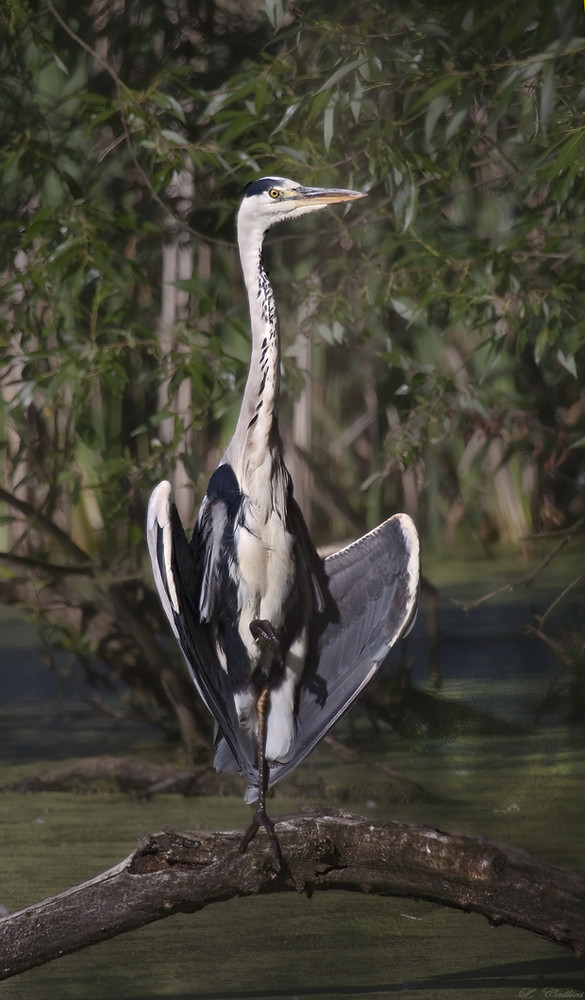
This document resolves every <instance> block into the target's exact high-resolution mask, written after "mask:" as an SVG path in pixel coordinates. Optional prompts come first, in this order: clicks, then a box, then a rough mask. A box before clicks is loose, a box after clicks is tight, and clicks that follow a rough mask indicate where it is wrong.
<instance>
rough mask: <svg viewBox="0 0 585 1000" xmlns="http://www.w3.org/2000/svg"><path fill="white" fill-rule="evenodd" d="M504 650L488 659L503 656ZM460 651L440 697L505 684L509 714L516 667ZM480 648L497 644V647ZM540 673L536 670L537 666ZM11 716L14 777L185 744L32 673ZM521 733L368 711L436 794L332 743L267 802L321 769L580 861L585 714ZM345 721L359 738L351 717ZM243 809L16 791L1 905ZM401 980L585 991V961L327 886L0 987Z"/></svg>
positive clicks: (143, 989) (89, 994) (226, 991)
mask: <svg viewBox="0 0 585 1000" xmlns="http://www.w3.org/2000/svg"><path fill="white" fill-rule="evenodd" d="M458 641H459V640H458ZM17 645H18V644H14V643H11V644H10V646H11V648H10V651H9V654H8V659H7V658H6V657H5V658H4V661H3V662H4V667H3V669H4V670H8V671H9V670H11V669H12V666H11V665H12V658H13V656H14V657H15V656H16V652H17ZM502 648H503V647H502V646H501V645H500V646H498V647H497V648H496V649H495V651H493V656H495V657H496V658H498V657H499V658H501V656H502ZM470 649H471V653H470ZM457 655H458V656H460V658H461V659H462V666H461V670H460V671H459V672H457V671H455V676H454V677H453V678H452V679H449V677H446V682H445V690H446V694H447V695H448V696H449V697H451V696H454V697H463V696H465V697H469V698H470V699H471V700H472V701H473V700H475V701H476V703H478V704H482V699H484V698H485V697H486V696H489V699H491V700H492V701H496V702H497V700H498V697H500V698H501V701H502V704H504V705H506V706H507V709H506V712H505V713H504V715H505V716H506V717H508V718H510V717H511V715H513V713H514V710H515V709H514V706H515V705H516V704H517V697H516V694H515V691H514V690H512V688H513V687H514V684H513V683H512V679H510V680H508V681H503V680H500V681H497V680H492V679H491V678H486V676H485V675H484V674H482V672H481V671H479V672H478V676H477V677H474V676H473V669H472V668H473V663H472V662H471V661H470V659H469V657H470V656H472V655H473V647H469V648H467V647H465V648H463V647H458V654H457ZM477 655H478V656H479V655H480V652H479V651H477ZM481 656H487V653H486V651H485V649H483V650H482V651H481ZM488 659H489V657H488ZM14 662H16V660H14ZM529 666H530V665H529ZM22 669H23V670H25V666H23V667H22ZM27 669H28V668H27ZM464 671H467V678H466V681H465V683H464V684H463V682H462V680H461V674H462V673H463V672H464ZM25 672H26V671H25ZM507 673H508V671H507V670H505V671H504V675H507ZM23 676H24V674H23ZM31 676H32V675H31ZM530 676H531V677H532V680H533V681H534V683H536V681H535V677H537V676H540V675H538V674H537V673H535V674H534V676H532V675H530ZM27 677H28V675H27ZM38 683H39V684H42V682H41V681H39V682H38ZM0 724H1V726H2V730H1V733H2V735H1V746H2V761H3V764H2V767H1V769H0V783H2V784H3V783H5V782H7V781H9V780H13V779H14V778H15V777H17V776H23V775H28V774H32V773H35V772H38V771H39V770H41V769H43V768H45V767H49V766H52V765H54V764H55V763H59V762H62V761H64V760H65V759H70V758H72V757H74V756H75V754H76V753H80V754H95V753H101V752H118V753H122V752H125V753H128V754H134V753H139V754H141V755H143V756H144V755H147V756H150V757H152V759H158V760H160V759H162V758H164V757H165V756H166V757H167V758H170V757H172V753H173V751H171V750H170V749H169V748H165V747H162V746H161V743H160V741H158V740H157V738H156V735H155V734H154V733H151V732H149V731H147V730H145V729H144V728H137V729H133V728H132V727H120V726H117V725H116V724H114V723H113V722H111V721H106V720H101V721H98V722H96V721H95V719H94V717H93V714H92V713H91V712H90V711H89V709H88V708H87V706H86V705H85V704H84V703H83V700H82V699H79V698H78V699H77V700H75V699H74V700H73V701H67V699H65V700H64V699H63V697H62V696H61V695H60V694H59V695H56V694H53V695H52V696H51V695H50V692H49V695H48V694H47V692H46V691H45V692H44V694H43V697H42V698H39V697H37V689H36V688H35V685H34V684H33V683H32V681H28V680H27V684H26V689H25V693H24V694H22V693H21V695H20V696H19V697H16V695H15V697H14V700H13V702H11V703H10V704H9V703H8V702H6V701H5V703H4V704H1V705H0ZM518 731H519V734H518V735H506V736H505V737H502V736H489V737H487V736H482V737H476V736H473V735H467V736H459V737H457V738H452V737H451V738H447V737H445V738H433V739H429V738H425V736H424V734H422V735H420V737H418V738H416V739H415V738H410V739H409V740H405V739H402V740H401V739H399V738H398V737H396V736H395V735H393V734H392V733H391V732H390V731H389V730H385V731H380V732H379V733H377V734H376V733H373V732H372V730H371V728H370V726H369V724H368V722H367V719H366V718H365V717H364V716H363V715H362V716H358V719H357V723H356V733H355V735H356V736H357V742H358V745H360V746H361V747H362V748H364V749H367V752H368V753H369V754H370V755H371V756H372V757H375V759H376V760H382V761H386V762H387V763H388V765H389V766H390V767H392V768H394V769H396V770H399V771H401V772H402V773H403V774H404V775H405V776H406V777H408V778H409V779H411V780H413V781H416V782H418V783H419V784H421V785H423V786H424V787H426V788H428V789H429V790H431V791H432V792H434V793H435V795H436V796H437V797H438V798H439V801H438V802H434V803H410V804H403V803H400V802H397V801H396V794H395V791H396V789H395V786H392V785H391V784H390V783H389V781H388V779H387V778H386V777H385V776H384V775H382V774H381V773H380V772H376V771H373V770H372V768H371V767H368V766H366V765H363V764H351V765H347V764H345V765H340V764H339V762H338V761H337V759H336V757H335V755H334V754H333V752H332V751H331V750H330V749H329V748H328V747H327V746H321V747H319V748H318V750H317V751H316V752H315V753H314V754H313V755H312V757H311V758H310V759H309V761H307V762H306V764H304V765H303V766H302V767H301V768H299V769H297V772H296V773H295V774H294V775H293V776H292V777H291V779H290V781H288V782H283V783H282V786H281V787H280V786H279V788H278V792H277V795H276V796H275V798H274V800H273V802H272V803H271V812H272V814H273V815H275V816H277V815H278V813H283V814H284V813H287V812H292V811H294V810H295V809H296V808H298V805H299V801H300V800H301V801H302V800H303V799H302V788H303V784H304V782H305V781H311V780H312V779H313V778H322V779H323V780H324V781H325V783H326V786H327V788H328V789H330V792H329V793H328V796H329V798H328V802H329V803H330V804H332V805H342V806H343V807H344V808H346V809H350V810H352V811H354V812H357V813H361V814H362V815H367V816H372V817H376V818H380V819H384V818H397V819H405V820H411V821H413V822H421V823H426V824H429V825H437V826H440V827H442V828H444V829H454V830H459V831H463V832H466V833H471V834H476V835H479V836H483V837H488V838H493V839H497V840H501V841H504V842H507V843H509V844H513V845H517V846H520V847H523V848H525V849H526V850H528V851H530V852H532V853H534V854H536V855H538V856H540V857H542V858H544V859H546V860H548V861H551V862H553V863H555V864H557V865H560V866H563V867H567V868H571V869H574V870H578V871H581V872H585V840H584V837H583V828H584V822H583V821H584V819H585V796H584V794H583V779H584V777H585V732H584V729H583V727H580V728H578V727H570V726H568V725H566V724H563V723H561V722H557V723H556V724H555V725H552V724H549V725H548V727H544V728H543V727H536V726H534V725H532V726H531V730H530V731H527V732H523V733H521V732H520V727H519V730H518ZM19 734H21V735H22V740H20V736H19ZM336 735H337V736H338V737H339V738H343V739H345V738H347V737H348V735H349V731H348V726H347V724H346V728H345V730H342V731H341V732H339V731H338V732H337V733H336ZM23 747H26V752H24V751H23ZM299 795H300V796H301V799H299ZM313 801H314V800H313ZM321 804H326V803H321ZM248 817H249V810H248V807H246V806H245V805H244V803H243V801H242V800H241V799H240V798H238V797H228V798H207V799H189V800H185V799H179V798H177V797H175V796H170V795H168V796H160V797H157V798H155V799H154V800H151V801H148V802H145V801H141V800H139V799H137V798H134V797H131V796H126V795H122V794H117V793H106V792H99V793H95V794H88V795H73V794H64V793H54V794H51V793H42V794H34V795H33V794H29V795H20V794H16V793H14V792H9V793H4V794H2V795H0V829H1V830H2V859H3V864H2V866H1V876H0V904H2V905H3V906H5V907H6V908H7V909H8V910H14V909H19V908H21V907H23V906H26V905H27V904H30V903H33V902H36V901H38V900H40V899H43V898H45V897H47V896H50V895H53V894H55V893H58V892H60V891H62V890H64V889H66V888H68V887H69V886H71V885H73V884H75V883H78V882H81V881H84V880H86V879H88V878H91V877H92V876H94V875H96V874H97V873H99V872H100V871H103V870H104V869H106V868H109V867H111V866H112V865H114V864H115V863H117V862H118V861H119V860H121V859H122V858H123V857H125V856H126V855H127V854H128V853H129V852H130V851H131V850H132V849H133V847H134V846H135V844H136V841H137V840H138V838H139V837H140V836H141V835H142V834H143V833H144V832H147V831H156V830H159V829H161V828H163V827H174V828H179V829H195V828H201V827H206V828H210V829H241V828H242V827H243V826H244V825H245V824H246V822H247V820H248ZM400 994H405V995H407V996H408V997H412V998H413V1000H414V998H428V997H440V998H448V997H451V996H453V997H465V998H466V1000H467V998H469V1000H476V998H477V1000H480V998H481V1000H488V998H489V1000H492V998H494V997H497V998H506V1000H507V998H515V997H522V996H533V997H535V998H539V1000H541V998H544V997H554V996H571V997H576V996H583V997H585V962H583V961H577V960H576V959H575V958H574V957H573V956H572V955H571V953H570V952H568V951H566V950H564V949H561V948H559V947H557V946H554V945H552V944H548V943H547V942H545V941H543V940H541V939H539V938H537V937H535V936H534V935H531V934H528V933H527V932H524V931H520V930H517V929H514V928H510V927H505V926H502V927H498V928H493V927H491V926H490V925H489V923H488V922H487V921H486V920H485V919H484V918H482V917H479V916H476V915H472V914H465V913H462V912H459V911H457V910H449V909H446V908H443V907H439V906H435V905H433V904H430V903H426V902H417V901H414V900H410V899H392V898H381V897H377V896H372V897H368V896H363V895H359V894H350V893H341V892H329V893H322V894H316V895H314V896H313V898H312V899H310V900H309V899H307V898H305V897H304V896H300V895H299V896H295V895H292V894H291V895H280V896H267V897H263V898H261V899H245V900H234V901H230V902H227V903H223V904H218V905H215V906H213V907H209V908H207V909H206V910H204V911H203V912H201V913H198V914H195V915H189V916H174V917H171V918H169V919H168V920H165V921H160V922H159V923H157V924H153V925H150V926H148V927H145V928H142V929H140V930H138V931H134V932H132V933H131V934H127V935H124V936H122V937H119V938H117V939H114V940H112V941H109V942H105V943H102V944H100V945H97V946H95V947H93V948H91V949H87V950H86V951H84V952H79V953H77V954H75V955H70V956H66V957H64V958H61V959H59V960H57V961H55V962H52V963H50V964H49V965H46V966H44V967H41V968H39V969H35V970H32V971H31V972H28V973H25V974H23V975H21V976H18V977H16V978H14V979H12V980H8V981H6V982H5V983H2V984H0V997H1V998H2V1000H4V998H5V997H6V998H8V1000H25V998H26V1000H53V998H59V1000H69V998H76V1000H78V998H79V1000H117V998H123V997H135V998H139V997H140V998H145V1000H147V998H154V997H167V998H173V997H174V998H193V1000H204V998H209V1000H227V998H230V1000H231V998H234V1000H236V998H241V1000H244V998H253V997H258V998H271V997H273V998H275V1000H277V998H281V997H282V998H294V997H299V998H301V997H302V998H311V997H315V998H326V1000H330V998H335V997H384V996H388V997H393V996H395V995H400Z"/></svg>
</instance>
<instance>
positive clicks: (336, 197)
mask: <svg viewBox="0 0 585 1000" xmlns="http://www.w3.org/2000/svg"><path fill="white" fill-rule="evenodd" d="M365 197H366V196H365V194H364V192H362V191H349V190H346V189H345V188H316V187H315V188H314V187H299V188H296V189H295V190H294V191H291V192H290V195H288V197H287V199H286V200H287V201H291V202H292V203H293V204H294V205H295V207H298V208H305V207H306V208H309V206H310V207H311V208H321V207H322V206H325V205H334V204H335V203H336V202H338V201H355V200H356V198H365Z"/></svg>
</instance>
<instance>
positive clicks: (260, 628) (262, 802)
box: [240, 619, 284, 869]
mask: <svg viewBox="0 0 585 1000" xmlns="http://www.w3.org/2000/svg"><path fill="white" fill-rule="evenodd" d="M250 631H251V633H252V635H253V636H254V638H255V639H256V641H258V640H260V641H262V642H265V643H266V645H267V646H268V647H269V648H270V649H271V651H272V653H273V656H274V659H279V660H280V659H281V653H280V643H279V642H278V636H277V635H276V632H275V630H274V628H273V627H272V625H271V624H270V622H269V621H266V620H259V619H256V620H255V621H253V622H251V623H250ZM256 710H257V712H258V805H257V807H256V812H255V813H254V818H253V820H252V822H251V823H250V826H249V827H248V829H247V830H246V832H245V834H244V836H243V837H242V840H241V841H240V851H241V852H242V854H243V853H244V851H245V850H246V848H247V847H248V844H249V843H250V841H251V840H253V838H254V837H255V836H256V833H257V832H258V830H259V828H260V827H261V826H263V827H264V829H265V830H266V833H267V834H268V837H269V838H270V843H271V844H272V850H273V852H274V858H275V860H276V864H277V866H278V868H279V869H283V867H284V862H283V858H282V852H281V850H280V844H279V843H278V838H277V836H276V834H275V832H274V823H273V822H272V820H271V819H270V817H269V815H268V814H267V812H266V792H267V790H268V778H269V774H270V766H269V764H268V763H267V761H266V729H267V724H268V712H269V710H270V687H269V686H268V684H265V685H264V686H263V687H262V689H261V691H260V694H259V695H258V700H257V702H256Z"/></svg>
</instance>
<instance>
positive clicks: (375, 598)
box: [216, 514, 420, 801]
mask: <svg viewBox="0 0 585 1000" xmlns="http://www.w3.org/2000/svg"><path fill="white" fill-rule="evenodd" d="M324 572H325V580H326V588H325V594H326V606H325V610H324V613H323V614H322V615H318V616H315V619H314V623H313V630H312V635H311V644H310V649H309V656H308V660H307V665H306V667H305V671H304V674H303V679H302V681H301V686H300V690H299V701H298V711H297V717H296V733H295V750H294V754H293V756H292V757H291V758H290V760H288V761H286V763H284V764H275V765H273V766H272V767H271V768H270V781H269V783H270V785H273V784H274V783H275V782H277V781H279V780H280V778H282V777H284V775H285V774H287V773H288V772H289V771H291V770H292V769H293V768H294V767H296V766H297V764H299V763H300V761H301V760H302V759H303V758H304V757H305V756H306V755H307V754H308V753H309V751H310V750H312V748H313V747H314V746H315V744H316V743H318V741H319V740H320V739H321V738H322V737H323V736H324V735H325V733H326V732H327V731H328V730H329V729H330V728H331V726H333V725H334V724H335V722H337V720H338V719H339V718H340V716H341V715H343V713H344V712H345V711H347V709H348V708H349V707H350V705H352V703H353V702H354V701H355V699H356V698H357V697H358V695H359V694H360V692H361V691H362V690H363V689H364V687H365V686H366V685H367V684H368V683H369V681H370V680H371V679H372V678H373V677H374V675H375V674H376V672H377V671H378V670H379V668H380V666H381V665H382V663H383V661H384V659H385V657H386V656H387V654H388V652H389V650H390V649H391V648H392V646H393V645H394V644H395V643H396V642H397V640H398V639H400V638H401V637H402V636H404V635H406V634H407V633H408V631H409V630H410V628H411V627H412V624H413V622H414V618H415V616H416V611H417V606H418V595H419V582H420V551H419V540H418V535H417V532H416V528H415V526H414V523H413V522H412V520H411V518H410V517H408V515H406V514H396V515H394V517H391V518H389V519H388V520H387V521H385V522H384V523H383V524H381V525H380V526H379V527H378V528H375V529H374V531H371V532H369V534H367V535H364V536H363V538H360V539H359V540H358V541H356V542H353V543H352V544H351V545H348V546H347V547H346V548H344V549H341V550H340V551H339V552H336V553H335V554H334V555H332V556H329V557H328V558H327V559H326V560H325V562H324ZM230 756H231V757H232V759H233V754H232V753H231V751H230V748H229V747H228V746H227V744H225V743H224V742H223V741H222V743H220V746H219V747H218V754H217V757H216V766H218V759H220V760H221V766H222V769H223V768H224V767H225V768H226V769H230V768H229V758H230ZM233 768H234V764H233V763H232V767H231V769H233ZM256 794H257V793H256V791H255V789H254V787H253V783H252V787H251V788H250V789H248V793H247V795H246V798H247V800H248V801H250V800H251V799H253V798H255V796H256Z"/></svg>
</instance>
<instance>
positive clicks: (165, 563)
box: [147, 482, 258, 783]
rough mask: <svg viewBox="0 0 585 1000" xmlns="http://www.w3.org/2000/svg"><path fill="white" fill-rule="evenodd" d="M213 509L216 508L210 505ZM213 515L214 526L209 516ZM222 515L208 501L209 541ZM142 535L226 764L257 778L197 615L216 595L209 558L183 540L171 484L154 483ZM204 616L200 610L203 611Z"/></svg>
mask: <svg viewBox="0 0 585 1000" xmlns="http://www.w3.org/2000/svg"><path fill="white" fill-rule="evenodd" d="M214 510H215V514H214V513H213V511H214ZM214 517H215V518H216V519H217V521H218V525H217V526H216V527H217V531H216V530H214V525H213V518H214ZM224 520H225V511H222V509H221V506H220V505H219V504H213V505H212V504H209V505H208V506H207V509H206V511H205V518H204V523H205V534H206V537H207V538H208V545H207V547H206V550H207V549H208V548H209V546H212V545H213V544H214V543H213V538H216V539H217V537H218V535H219V533H220V531H221V530H222V525H223V522H224ZM147 540H148V549H149V552H150V558H151V561H152V568H153V573H154V580H155V583H156V587H157V590H158V593H159V597H160V600H161V603H162V606H163V609H164V611H165V614H166V616H167V618H168V620H169V624H170V626H171V628H172V630H173V632H174V634H175V636H176V638H177V641H178V643H179V646H180V647H181V651H182V653H183V656H184V657H185V660H186V661H187V665H188V667H189V671H190V673H191V677H192V678H193V681H194V683H195V687H196V688H197V691H198V692H199V694H200V696H201V698H202V700H203V702H204V704H205V705H206V706H207V708H208V709H209V711H210V712H211V714H212V715H213V717H214V719H215V721H216V724H217V727H218V731H219V733H221V737H222V740H221V742H222V744H225V746H226V747H227V749H228V752H229V755H230V758H231V760H232V761H234V765H235V766H234V767H232V768H231V770H233V769H237V770H239V771H242V772H243V773H244V774H246V775H248V777H249V779H250V781H251V782H253V781H255V782H256V783H257V780H258V779H257V773H258V772H257V769H256V748H255V744H254V741H253V739H252V738H251V737H250V736H249V734H248V733H246V732H245V731H244V730H243V729H242V727H241V726H240V725H239V723H238V719H237V715H236V710H235V706H234V699H233V692H232V691H231V689H230V687H229V685H228V677H227V673H226V671H225V670H224V669H223V667H222V665H221V663H220V661H219V658H218V656H217V653H216V650H215V644H214V642H213V636H212V632H211V628H210V626H209V625H208V624H207V623H206V622H205V621H202V620H201V619H202V613H201V608H202V607H203V608H204V609H206V608H207V607H208V605H209V606H211V605H212V604H213V601H214V600H215V599H216V596H217V595H216V594H215V592H214V591H215V585H214V584H213V583H212V582H211V581H210V579H209V559H206V558H205V552H204V553H203V556H202V558H200V559H197V558H196V556H195V554H194V551H193V548H192V546H191V545H190V544H189V543H188V542H187V538H186V536H185V532H184V530H183V526H182V524H181V521H180V518H179V515H178V513H177V509H176V507H175V504H174V503H173V499H172V492H171V486H170V484H169V483H167V482H162V483H159V485H158V486H157V487H156V489H155V490H154V492H153V494H152V496H151V498H150V503H149V505H148V520H147ZM203 617H204V616H203Z"/></svg>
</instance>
